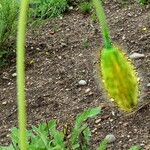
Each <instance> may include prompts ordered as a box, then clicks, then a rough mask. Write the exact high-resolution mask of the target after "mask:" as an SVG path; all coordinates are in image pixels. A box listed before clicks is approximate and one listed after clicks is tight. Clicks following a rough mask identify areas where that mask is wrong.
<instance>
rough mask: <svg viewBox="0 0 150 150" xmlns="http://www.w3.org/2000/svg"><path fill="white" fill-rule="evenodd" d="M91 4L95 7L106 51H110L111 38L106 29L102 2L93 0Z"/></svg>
mask: <svg viewBox="0 0 150 150" xmlns="http://www.w3.org/2000/svg"><path fill="white" fill-rule="evenodd" d="M93 4H94V6H95V9H96V14H97V17H98V20H99V22H100V28H101V31H102V36H103V40H104V46H105V48H106V49H110V48H111V47H112V41H111V37H110V34H109V28H108V24H107V21H106V16H105V12H104V9H103V6H102V2H101V0H93Z"/></svg>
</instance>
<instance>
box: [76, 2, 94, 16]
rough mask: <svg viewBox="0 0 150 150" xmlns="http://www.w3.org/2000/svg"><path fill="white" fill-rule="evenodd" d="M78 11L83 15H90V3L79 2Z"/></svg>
mask: <svg viewBox="0 0 150 150" xmlns="http://www.w3.org/2000/svg"><path fill="white" fill-rule="evenodd" d="M79 9H80V11H81V12H82V13H84V14H90V13H91V12H92V4H91V3H90V2H81V3H80V4H79Z"/></svg>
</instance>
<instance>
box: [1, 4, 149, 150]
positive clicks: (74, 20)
mask: <svg viewBox="0 0 150 150" xmlns="http://www.w3.org/2000/svg"><path fill="white" fill-rule="evenodd" d="M105 8H106V12H107V17H108V21H109V26H110V29H111V35H112V39H113V41H114V42H116V43H118V44H119V45H121V46H122V47H124V50H125V51H126V52H127V53H128V55H130V54H131V53H133V52H138V53H142V54H144V55H145V57H144V58H141V59H136V60H135V61H134V64H135V66H136V68H137V70H138V72H139V77H140V81H141V96H140V101H141V103H140V106H139V108H137V111H136V112H135V113H133V114H130V115H127V114H125V113H123V112H121V111H119V110H118V108H117V107H115V106H114V105H112V104H111V103H110V102H109V101H108V98H106V96H105V94H104V91H103V87H102V86H101V84H100V83H99V80H98V79H97V77H96V71H95V63H96V61H97V59H96V57H97V56H96V55H97V52H98V51H99V50H100V47H101V46H102V38H101V33H100V30H99V25H98V23H94V22H93V21H92V17H91V16H90V15H83V14H81V13H80V12H79V11H76V10H75V9H73V10H72V11H71V12H69V13H67V14H66V15H65V16H64V17H63V19H62V18H60V19H54V20H51V21H47V22H46V23H44V24H43V25H42V26H40V27H39V28H38V29H31V30H29V31H28V36H27V52H26V55H27V61H26V92H27V96H26V99H27V110H28V126H29V127H30V126H31V125H36V124H38V123H40V122H43V121H46V120H50V119H52V118H56V119H57V120H58V121H59V123H60V126H62V125H63V124H65V123H68V124H71V125H73V120H74V119H75V116H76V115H77V114H78V113H80V112H82V111H83V110H84V109H86V108H89V107H95V106H100V107H102V109H103V113H102V114H101V115H98V117H97V118H96V119H92V120H91V122H90V127H91V129H92V131H93V138H92V140H91V145H92V146H93V147H96V146H97V145H98V143H99V142H100V141H101V140H102V139H103V138H104V137H105V136H106V135H107V134H109V133H112V134H114V135H115V137H116V141H115V142H114V143H112V144H110V145H109V146H108V149H110V150H127V149H128V148H129V147H130V146H131V145H134V144H139V145H140V146H141V148H142V149H144V150H149V149H150V105H149V104H150V103H149V100H150V89H149V87H148V86H147V84H148V83H150V5H148V6H141V5H139V4H138V3H137V2H132V3H130V4H129V3H126V4H123V3H121V2H116V1H106V2H105ZM15 72H16V68H15V64H12V65H11V66H9V67H7V68H4V69H3V70H1V71H0V101H1V103H0V144H1V145H7V144H8V143H9V142H10V138H9V136H8V135H9V132H10V129H11V128H12V127H14V126H16V125H17V111H16V108H17V105H16V83H15V77H13V76H12V75H14V73H15ZM81 79H83V80H85V81H86V82H87V84H86V85H85V86H80V85H79V84H78V82H79V81H80V80H81ZM141 106H142V107H141ZM96 120H97V121H96Z"/></svg>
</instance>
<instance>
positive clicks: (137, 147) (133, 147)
mask: <svg viewBox="0 0 150 150" xmlns="http://www.w3.org/2000/svg"><path fill="white" fill-rule="evenodd" d="M129 150H140V147H139V146H137V145H135V146H132V147H131V148H130V149H129Z"/></svg>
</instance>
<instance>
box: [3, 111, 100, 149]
mask: <svg viewBox="0 0 150 150" xmlns="http://www.w3.org/2000/svg"><path fill="white" fill-rule="evenodd" d="M100 112H101V109H100V108H91V109H88V110H86V111H84V112H83V113H81V114H80V115H78V116H77V118H76V121H75V126H74V128H73V130H72V133H71V134H70V138H68V137H67V135H66V132H62V131H58V130H57V124H56V121H55V120H51V121H49V122H47V123H41V124H40V125H39V126H38V127H35V126H33V127H32V130H28V131H27V141H28V149H29V150H37V149H38V150H81V149H83V150H88V149H89V145H88V143H89V140H90V137H91V132H90V129H89V127H88V125H87V124H86V123H84V122H85V121H86V120H87V119H88V118H92V117H95V116H96V115H97V114H99V113H100ZM67 132H68V131H67ZM11 139H12V144H11V145H9V146H8V147H0V150H10V149H11V150H16V149H19V147H18V143H19V129H17V128H13V129H12V130H11Z"/></svg>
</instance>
